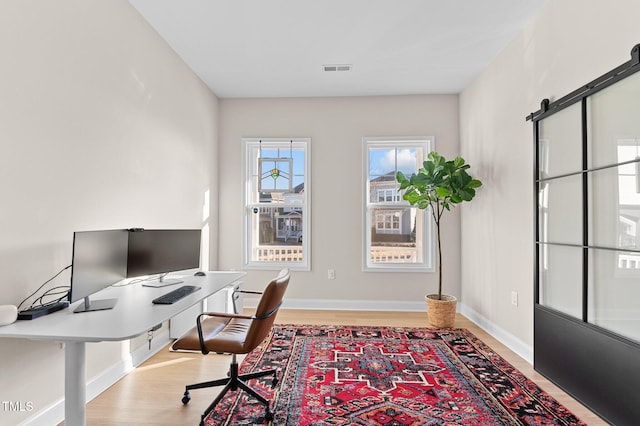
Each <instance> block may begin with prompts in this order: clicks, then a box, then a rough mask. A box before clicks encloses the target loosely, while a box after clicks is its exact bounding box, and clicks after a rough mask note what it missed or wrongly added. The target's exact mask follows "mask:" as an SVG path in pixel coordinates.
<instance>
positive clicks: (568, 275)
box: [539, 244, 582, 318]
mask: <svg viewBox="0 0 640 426" xmlns="http://www.w3.org/2000/svg"><path fill="white" fill-rule="evenodd" d="M539 250H540V277H539V282H540V286H539V289H540V304H541V305H544V306H547V307H549V308H553V309H555V310H557V311H560V312H564V313H565V314H567V315H571V316H573V317H575V318H582V274H580V273H579V271H582V248H581V247H565V246H555V245H550V244H540V245H539Z"/></svg>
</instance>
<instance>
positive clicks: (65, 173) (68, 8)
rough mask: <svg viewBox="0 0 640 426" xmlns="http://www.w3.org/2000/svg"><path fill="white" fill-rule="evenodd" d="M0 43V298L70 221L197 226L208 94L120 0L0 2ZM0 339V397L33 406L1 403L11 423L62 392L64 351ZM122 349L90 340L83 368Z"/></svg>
mask: <svg viewBox="0 0 640 426" xmlns="http://www.w3.org/2000/svg"><path fill="white" fill-rule="evenodd" d="M0 55H1V58H0V61H1V63H2V67H1V69H2V72H1V73H0V195H1V197H2V207H1V208H0V271H2V279H1V280H0V304H18V303H19V302H20V301H21V300H22V299H23V298H24V297H26V296H27V295H28V294H30V293H31V292H32V291H34V290H35V289H36V288H38V286H40V285H41V284H42V283H43V282H44V281H45V280H47V279H48V278H50V277H52V276H53V275H54V274H55V273H56V272H58V271H59V270H61V269H62V268H64V267H65V266H67V265H69V264H70V263H71V248H72V247H71V244H72V236H73V232H74V231H76V230H91V229H109V228H122V227H131V226H141V227H146V228H151V227H156V228H161V227H201V226H204V225H205V224H206V219H203V208H204V202H205V192H206V191H208V190H209V189H210V184H214V185H216V184H217V181H216V180H215V179H216V177H215V176H210V169H211V167H210V163H211V162H212V161H213V160H214V159H213V156H214V155H215V153H216V151H217V132H218V123H217V114H218V113H217V107H218V106H217V103H218V100H217V98H216V97H215V96H214V95H213V94H212V93H211V92H210V91H209V90H208V89H207V88H206V87H205V86H204V85H203V84H202V83H201V81H200V80H199V79H197V78H196V77H195V76H194V74H193V73H192V72H191V71H190V70H189V69H188V68H187V67H186V66H185V65H184V63H183V62H182V61H181V60H180V59H178V57H177V56H176V55H175V53H174V52H173V51H172V50H171V49H170V48H169V47H168V46H167V45H166V43H164V42H163V41H162V40H161V39H160V38H159V36H158V35H157V34H156V33H155V32H154V31H153V30H152V29H151V27H149V26H148V25H147V23H146V22H145V21H144V20H143V19H142V18H141V17H140V16H139V15H138V13H137V12H136V11H135V10H134V9H133V8H132V7H131V6H130V5H129V3H127V2H126V1H124V0H109V1H93V2H87V1H83V0H59V1H55V2H51V1H46V0H39V1H35V0H34V1H29V2H24V1H20V0H7V1H2V2H0ZM212 201H213V203H212V206H211V210H212V211H213V212H216V211H217V206H216V197H215V196H214V197H212ZM211 220H212V232H213V234H214V237H215V232H216V229H215V226H217V217H215V216H214V217H212V218H211ZM54 284H57V285H65V284H66V285H68V284H69V272H68V271H67V272H65V273H64V274H63V275H61V276H60V277H59V278H58V279H57V280H55V281H54ZM87 315H88V314H87ZM36 321H46V318H40V319H37V320H36ZM0 340H1V341H0V360H1V362H0V377H1V379H0V380H1V385H0V401H11V402H23V403H26V402H31V404H32V406H33V411H31V412H28V411H26V412H10V411H7V410H6V409H5V408H4V406H0V424H2V425H8V424H11V425H13V424H17V423H19V422H20V421H23V420H25V419H26V418H27V417H29V416H31V415H33V414H34V413H36V412H38V411H41V410H43V409H45V408H46V407H47V406H48V405H49V404H53V403H54V402H56V401H57V400H59V399H60V398H61V397H62V396H63V378H64V375H63V374H64V373H63V350H62V349H61V346H60V345H59V344H55V343H42V342H35V341H26V340H21V339H0ZM124 348H125V352H126V348H127V346H126V344H125V346H124ZM121 350H122V345H120V344H118V343H100V344H89V345H88V366H87V371H88V379H89V380H91V379H92V377H94V376H95V375H97V374H99V373H100V372H103V371H104V370H105V369H106V368H108V367H109V366H112V365H114V363H117V362H118V361H119V360H120V359H121V356H122V355H121ZM50 420H51V421H53V419H50Z"/></svg>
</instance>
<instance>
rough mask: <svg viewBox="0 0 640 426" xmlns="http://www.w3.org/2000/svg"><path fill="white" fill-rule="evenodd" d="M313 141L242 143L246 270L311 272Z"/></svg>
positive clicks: (245, 140) (298, 139)
mask: <svg viewBox="0 0 640 426" xmlns="http://www.w3.org/2000/svg"><path fill="white" fill-rule="evenodd" d="M310 142H311V141H310V139H308V138H293V139H273V138H271V139H253V138H251V139H243V145H244V159H245V164H244V171H245V172H244V176H245V185H244V204H245V205H244V267H245V268H248V269H280V268H283V267H288V268H291V269H297V270H309V269H310V267H311V263H310V256H309V247H310V244H309V230H310V229H311V227H310V214H311V209H310V208H309V199H310V198H309V197H310V192H309V191H310V187H309V176H310V172H309V143H310Z"/></svg>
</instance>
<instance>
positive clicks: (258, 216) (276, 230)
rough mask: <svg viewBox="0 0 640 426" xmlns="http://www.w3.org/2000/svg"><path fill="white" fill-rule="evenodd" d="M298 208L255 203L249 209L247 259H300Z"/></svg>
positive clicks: (300, 228)
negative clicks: (249, 248) (249, 222)
mask: <svg viewBox="0 0 640 426" xmlns="http://www.w3.org/2000/svg"><path fill="white" fill-rule="evenodd" d="M302 220H303V215H302V208H278V207H267V206H259V207H257V206H256V207H254V208H253V209H252V211H251V241H252V242H253V244H252V247H253V248H252V251H251V261H254V262H301V261H302V260H303V259H302V254H303V251H302V241H303V232H302V230H303V226H302V225H303V223H302Z"/></svg>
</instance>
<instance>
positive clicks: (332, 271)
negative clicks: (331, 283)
mask: <svg viewBox="0 0 640 426" xmlns="http://www.w3.org/2000/svg"><path fill="white" fill-rule="evenodd" d="M327 278H328V279H330V280H335V279H336V271H335V269H329V270H328V271H327Z"/></svg>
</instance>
